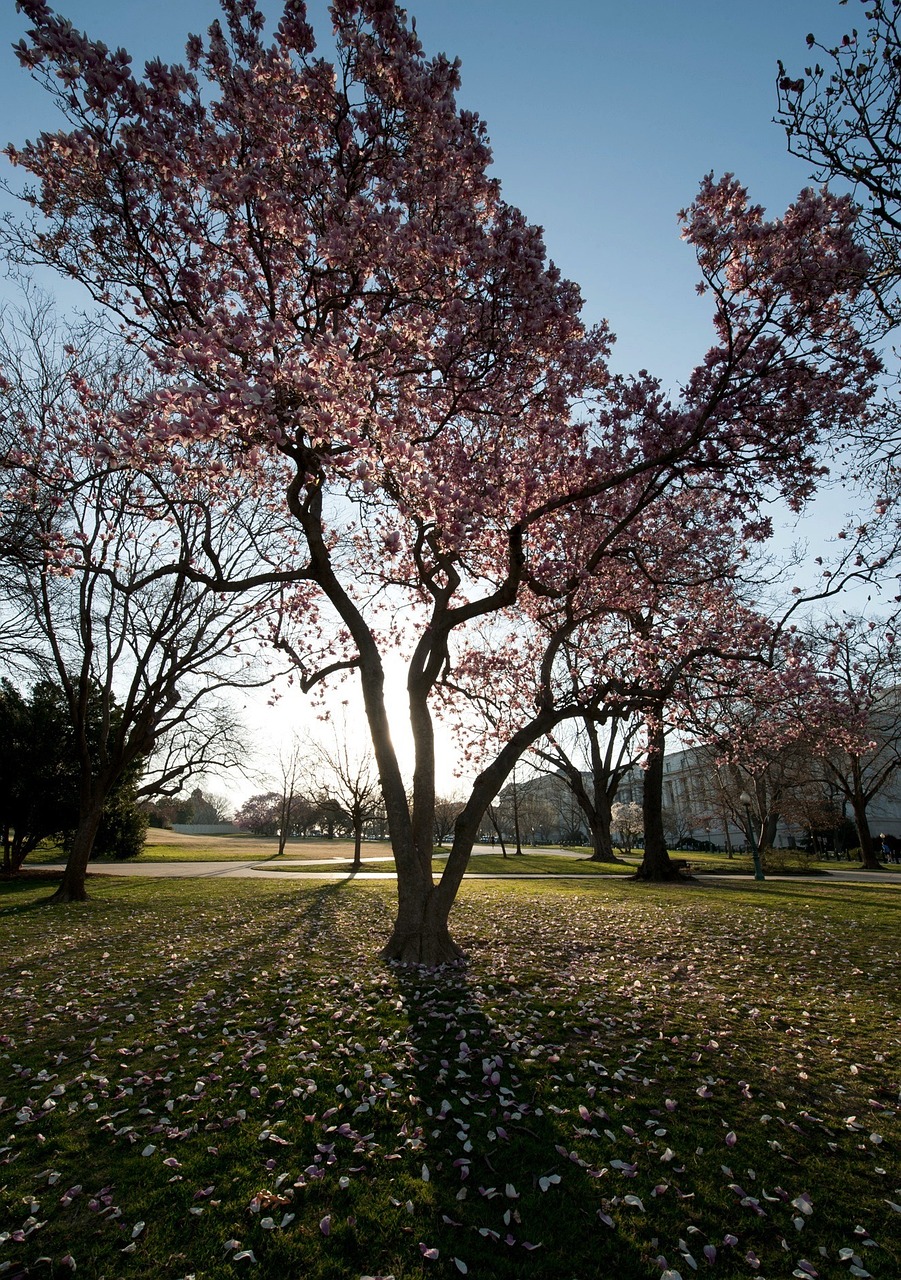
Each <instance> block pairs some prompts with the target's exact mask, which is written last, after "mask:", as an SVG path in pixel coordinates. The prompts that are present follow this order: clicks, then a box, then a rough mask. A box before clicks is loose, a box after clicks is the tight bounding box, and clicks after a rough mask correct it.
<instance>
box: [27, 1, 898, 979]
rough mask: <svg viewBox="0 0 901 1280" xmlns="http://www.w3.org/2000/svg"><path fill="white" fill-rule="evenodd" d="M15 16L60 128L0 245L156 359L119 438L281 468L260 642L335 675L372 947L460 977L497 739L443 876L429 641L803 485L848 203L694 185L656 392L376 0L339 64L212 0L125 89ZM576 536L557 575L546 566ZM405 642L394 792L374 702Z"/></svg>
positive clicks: (92, 49) (124, 64) (842, 290)
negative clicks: (707, 322) (679, 352)
mask: <svg viewBox="0 0 901 1280" xmlns="http://www.w3.org/2000/svg"><path fill="white" fill-rule="evenodd" d="M21 7H22V9H23V10H24V12H25V13H26V14H27V16H28V18H29V20H30V22H31V24H32V25H31V28H30V30H29V31H28V33H27V35H26V37H25V39H24V40H23V41H22V43H21V45H20V46H19V57H20V60H21V62H22V63H23V65H24V66H26V67H27V68H28V69H29V70H30V71H31V72H32V73H33V75H34V76H35V77H36V78H37V79H38V80H39V81H40V82H41V83H43V84H44V85H45V86H46V88H47V89H48V91H49V92H50V93H51V94H53V95H54V97H55V98H56V101H57V103H58V104H59V107H60V109H61V111H62V113H63V114H64V115H65V117H66V118H67V121H68V124H67V127H66V128H64V129H62V130H61V131H59V132H56V133H53V134H44V135H41V137H39V138H38V139H37V140H36V141H35V142H33V143H29V144H26V145H25V146H23V147H21V148H16V147H11V148H9V149H8V151H7V154H8V155H9V157H10V158H11V159H12V160H13V161H14V162H16V163H17V164H19V165H21V166H22V167H24V168H25V169H26V170H28V171H29V172H30V173H31V174H33V175H34V177H35V178H36V179H37V186H36V188H34V189H33V190H30V191H29V190H26V191H25V192H24V195H25V198H26V199H27V200H29V201H30V202H31V205H32V209H33V211H34V218H33V221H32V222H26V223H25V224H23V225H19V226H12V225H11V226H10V227H9V230H8V235H7V242H8V244H9V245H10V246H11V250H12V251H13V252H15V253H16V254H17V255H19V256H20V257H22V258H25V259H29V260H32V261H38V262H41V263H45V264H49V265H51V266H53V267H56V268H57V269H59V270H60V271H62V272H64V273H65V274H66V275H68V276H71V277H74V278H75V279H78V280H81V281H82V282H83V283H84V284H85V285H86V286H87V288H88V289H89V290H90V291H91V293H92V295H93V296H94V297H95V298H96V299H97V300H98V301H99V302H100V303H101V304H102V305H103V306H105V307H108V308H110V309H111V310H112V311H113V312H114V313H116V314H118V315H119V316H120V317H121V320H122V323H123V324H124V326H125V327H126V329H127V330H128V332H129V333H130V334H131V335H132V336H133V338H134V340H135V341H138V342H140V343H142V344H143V345H144V347H145V349H146V351H147V352H148V354H149V355H150V356H151V357H152V359H153V360H154V361H155V362H156V365H157V367H158V369H159V370H160V373H161V376H163V377H164V378H165V385H164V386H163V387H162V388H161V389H159V390H157V391H156V392H155V393H154V394H153V395H151V396H148V398H147V401H146V403H145V404H144V405H143V406H142V407H141V411H140V414H136V415H135V417H134V420H133V426H132V432H131V433H132V436H133V444H132V445H131V446H130V451H131V452H132V453H133V454H136V455H139V456H141V457H145V458H146V457H155V456H159V457H163V456H165V455H166V453H167V451H169V450H170V449H171V447H172V445H173V442H175V441H181V440H183V439H184V437H185V436H186V435H189V436H191V437H192V438H200V439H203V440H204V441H205V442H206V444H207V445H208V446H209V447H214V446H218V447H219V448H221V449H222V450H223V451H224V452H225V453H226V454H227V456H228V459H229V466H230V467H231V468H239V467H243V468H245V469H246V471H247V472H248V473H249V474H258V475H260V476H261V477H262V475H263V469H264V465H265V460H266V459H267V458H268V457H271V456H273V455H277V456H280V457H281V458H283V459H285V460H286V461H287V462H288V463H289V464H290V467H291V469H292V475H291V478H290V480H289V482H288V484H287V487H286V494H285V497H286V501H287V506H288V509H289V510H290V512H291V514H292V515H293V517H294V519H295V521H296V526H297V530H298V534H299V537H300V538H301V540H302V543H303V553H302V559H301V561H300V566H299V567H300V568H301V570H302V574H303V577H304V583H303V587H302V589H299V590H298V591H297V593H296V597H295V607H296V610H297V613H298V615H299V616H300V618H301V620H302V626H300V628H299V629H295V630H294V631H293V632H290V628H289V626H288V624H287V622H286V623H285V624H284V626H280V627H279V629H278V632H277V634H276V635H275V637H274V638H275V640H276V642H277V643H281V644H283V645H285V646H287V647H288V648H289V649H290V651H291V652H292V654H293V656H294V659H295V662H296V665H297V670H298V672H299V675H300V678H301V681H302V684H303V686H304V687H305V688H311V687H313V686H314V685H316V684H318V683H319V682H320V681H321V680H322V679H324V678H326V677H328V676H329V675H333V674H335V673H336V672H340V671H342V670H350V669H353V670H356V671H357V672H358V674H359V679H360V682H361V688H362V693H363V699H364V703H365V706H366V713H367V716H368V720H369V725H370V730H371V734H372V740H373V748H374V752H375V757H376V760H377V764H378V769H379V776H380V783H381V787H382V791H383V795H384V799H385V805H386V810H387V820H388V826H389V830H390V834H391V840H392V846H393V850H394V856H395V860H396V864H397V871H398V914H397V919H396V922H395V928H394V932H393V934H392V937H391V939H390V940H389V942H388V944H387V946H386V948H385V953H384V954H385V955H386V956H388V957H390V958H396V959H401V960H404V961H423V962H427V963H435V962H439V961H443V960H449V959H453V958H455V957H457V956H458V955H459V950H458V948H457V947H456V945H455V944H454V942H453V940H452V939H451V937H450V934H449V930H448V914H449V911H450V908H451V905H452V903H453V900H454V897H455V894H456V891H457V888H458V887H459V884H460V882H461V879H462V875H463V872H464V869H465V866H466V862H467V859H468V857H469V852H470V848H471V844H472V840H473V839H474V836H475V833H476V832H477V830H478V826H479V822H480V820H481V817H482V815H483V813H484V811H485V808H486V806H487V804H488V803H489V802H490V800H491V798H492V797H493V795H494V794H496V792H497V790H498V789H499V787H500V785H501V784H502V782H503V780H504V778H505V777H506V774H507V773H508V772H509V769H510V768H511V767H512V764H513V762H514V761H515V759H516V757H517V755H518V754H519V753H520V751H521V749H522V740H521V738H520V739H517V741H516V742H513V743H512V744H509V745H510V746H511V750H510V751H509V752H507V751H506V748H505V749H504V750H502V751H501V752H500V753H499V755H498V757H497V759H496V760H495V761H494V762H492V763H491V764H490V765H489V766H488V767H487V769H486V770H484V771H483V773H482V774H481V775H480V777H479V778H478V779H477V781H476V784H475V786H474V788H473V791H472V793H471V796H470V798H469V800H468V802H467V805H466V806H465V807H464V809H463V811H462V813H461V815H460V816H459V817H458V820H457V824H456V828H455V838H454V844H453V847H452V849H451V853H450V856H449V858H448V862H447V866H446V868H445V871H444V873H443V875H442V877H441V880H440V882H439V883H438V884H435V883H434V882H433V878H432V871H431V849H432V836H433V828H434V802H435V780H434V773H435V768H434V736H433V724H432V715H433V706H434V700H433V698H434V690H435V687H436V684H437V682H438V681H439V679H440V678H441V676H442V674H443V673H444V672H445V671H446V669H447V666H448V663H449V662H450V661H451V651H452V648H453V643H454V637H455V636H456V634H457V633H459V632H461V631H464V630H465V629H466V628H467V627H469V626H470V624H472V623H473V622H475V621H477V620H478V619H480V618H485V617H487V616H489V615H491V614H494V613H497V612H499V611H501V610H504V609H506V608H508V607H510V606H512V605H513V604H514V602H515V601H516V600H517V598H518V597H520V596H521V595H522V594H523V593H524V592H527V591H533V592H538V593H540V594H543V595H545V596H556V597H558V598H561V599H562V598H565V597H566V596H567V595H568V594H569V593H571V592H572V591H573V590H576V589H578V587H579V584H580V582H581V581H582V579H583V577H584V575H586V574H588V575H590V574H591V573H593V572H594V570H595V569H596V568H597V566H598V565H600V564H601V562H602V561H603V560H604V559H605V557H607V556H608V555H609V554H610V553H611V550H612V548H613V547H614V545H615V544H616V542H617V540H618V539H621V538H622V537H623V536H624V534H625V532H626V531H627V530H628V528H629V526H630V524H631V522H632V521H633V520H634V519H636V518H637V517H638V516H639V515H640V513H641V512H643V511H645V510H646V509H647V508H648V507H649V506H651V505H653V504H654V503H655V502H657V501H658V500H659V499H660V497H661V495H663V494H665V493H666V492H667V491H669V490H671V489H673V488H677V487H681V486H691V485H696V486H697V487H698V489H699V490H701V489H708V490H709V488H710V487H716V488H718V489H719V490H720V491H721V493H722V495H723V501H724V502H725V503H726V504H727V507H728V511H729V514H730V517H731V516H734V517H735V519H736V520H738V521H739V522H741V523H743V524H745V525H746V526H748V527H749V528H750V527H752V526H755V525H756V526H760V525H761V524H762V523H763V520H762V517H761V516H760V513H759V501H760V499H761V497H762V496H763V495H764V493H769V494H772V493H774V492H777V491H778V492H782V493H783V494H784V495H785V496H786V497H787V498H788V499H789V501H790V502H791V503H793V504H794V505H795V506H798V505H799V504H801V503H802V502H803V501H804V500H805V498H806V497H807V496H809V494H810V493H811V492H812V491H813V489H814V487H815V483H816V480H817V477H818V474H819V464H818V461H817V452H816V450H817V446H818V444H819V442H820V441H821V440H822V439H823V437H824V435H829V434H832V433H834V432H837V431H841V430H842V429H843V428H844V427H846V426H847V425H848V423H849V422H850V421H851V420H853V419H854V418H855V416H856V415H857V414H858V413H859V412H860V410H861V407H862V405H863V403H864V402H865V400H866V397H867V395H868V394H869V389H870V383H871V379H872V376H873V374H874V372H875V368H876V363H875V359H874V358H873V357H872V356H871V355H870V354H869V353H868V352H867V350H866V349H865V347H864V345H863V343H862V341H861V338H860V336H859V334H858V333H857V331H856V329H855V327H854V323H853V315H852V311H851V308H850V307H849V302H850V300H851V298H852V295H853V292H854V289H855V287H856V285H855V282H856V280H857V279H859V276H860V272H861V269H862V265H863V263H864V257H863V255H862V254H861V252H860V250H859V249H858V248H857V247H856V245H855V243H854V240H853V235H852V228H853V210H852V207H851V205H850V202H848V201H843V200H841V199H836V198H832V197H826V196H818V195H815V194H814V193H812V192H805V193H803V194H802V195H801V196H800V197H799V199H798V201H797V202H796V203H795V204H794V205H793V206H792V207H791V208H790V209H789V211H788V212H787V213H786V215H785V216H784V217H783V218H781V219H778V220H775V221H767V220H766V219H765V217H764V214H763V211H762V210H761V209H760V208H759V207H756V206H753V205H751V204H750V203H749V202H748V199H747V196H746V193H745V192H744V190H743V189H742V188H741V186H740V185H739V184H738V183H737V182H736V181H735V180H734V179H732V178H726V179H724V180H722V181H720V182H714V181H713V179H712V178H711V179H707V180H706V181H705V182H704V184H703V186H702V188H701V192H700V195H699V197H698V199H697V201H696V202H695V204H694V205H693V206H692V207H691V209H689V210H687V211H686V212H685V216H684V222H685V236H686V238H687V239H688V240H689V241H690V242H691V243H692V244H693V245H694V246H695V250H696V252H697V255H698V260H699V263H700V267H701V273H702V278H703V284H702V286H701V287H702V289H704V290H706V291H707V292H708V294H709V296H710V298H711V301H712V306H713V311H714V323H715V329H716V334H715V340H714V344H713V346H712V347H711V349H710V351H709V352H708V353H707V355H706V356H705V357H704V359H703V360H702V362H701V363H700V365H699V366H698V368H697V369H696V370H695V371H694V372H693V373H692V374H691V375H690V376H689V378H688V379H687V381H686V384H685V387H684V389H683V391H682V393H681V394H680V396H679V397H678V398H677V399H675V400H672V399H670V398H668V397H667V396H666V395H664V393H663V391H662V389H661V387H660V385H659V384H658V383H657V382H656V381H655V380H654V379H653V378H651V377H650V376H648V375H646V374H642V375H640V376H638V377H636V378H614V377H612V376H611V375H610V373H609V371H608V369H607V365H606V356H607V352H608V348H609V343H610V337H609V334H608V332H607V330H606V328H605V327H604V326H601V327H600V328H598V329H595V330H587V329H586V328H585V327H584V325H583V324H582V322H581V319H580V307H581V301H580V298H579V294H578V291H577V290H576V288H575V287H574V286H573V285H572V284H570V283H569V282H567V281H565V280H563V279H561V277H560V275H559V272H558V271H557V270H556V269H555V268H554V267H553V265H551V264H548V263H547V262H546V259H545V251H544V246H543V243H542V239H541V236H540V233H539V231H538V230H537V229H536V228H534V227H530V226H529V225H528V224H527V222H526V221H525V219H524V218H523V216H522V215H521V214H520V213H519V212H518V211H517V210H515V209H513V208H511V207H510V206H509V205H507V204H506V203H505V202H504V201H503V200H502V198H501V195H500V190H499V187H498V184H497V182H496V181H495V180H494V179H493V178H491V177H489V176H488V173H487V166H488V163H489V160H490V153H489V150H488V146H487V142H486V137H485V131H484V126H483V125H482V124H481V123H480V122H479V120H478V119H477V118H476V117H475V116H473V115H472V114H471V113H469V112H466V111H461V110H458V108H457V106H456V104H455V100H454V93H455V90H456V88H457V86H458V83H459V72H458V67H457V65H456V64H454V63H451V62H449V61H447V60H446V59H445V58H443V57H439V58H435V59H428V58H426V56H425V55H424V53H423V50H422V48H421V46H420V44H419V41H418V39H417V37H416V35H415V31H414V30H412V29H411V27H410V26H408V24H407V22H406V18H405V15H404V13H403V11H402V10H400V9H398V8H397V7H396V6H395V5H394V4H393V3H391V2H390V0H337V3H336V4H335V5H334V6H333V9H332V14H333V19H334V24H335V38H336V48H337V53H336V58H335V62H334V63H329V62H328V61H326V60H324V59H321V58H319V57H316V56H315V55H314V43H313V35H312V31H311V29H310V27H309V25H308V23H307V21H306V14H305V10H304V7H303V5H302V4H301V3H300V0H288V3H287V4H286V6H285V9H284V13H283V15H282V18H281V20H280V22H279V24H278V26H277V29H276V31H275V34H274V39H273V40H272V42H271V43H267V42H266V40H265V39H264V34H263V19H262V15H261V14H260V12H259V10H258V9H257V8H256V6H255V4H254V3H253V0H223V5H222V9H223V14H224V21H223V22H222V23H219V22H216V23H214V24H213V25H212V26H211V27H210V30H209V34H208V36H207V38H206V39H201V38H199V37H191V39H190V40H189V42H188V46H187V64H186V65H185V66H164V65H163V64H161V63H160V62H152V63H149V64H148V65H147V66H146V68H145V70H144V74H143V76H142V77H140V78H139V77H138V76H136V75H135V73H134V72H133V71H132V69H131V65H130V60H129V58H128V55H127V54H126V53H124V52H123V51H121V50H117V51H111V50H109V49H107V48H106V47H105V46H104V45H103V44H101V43H99V42H97V41H92V40H90V39H88V38H87V37H85V36H83V35H81V34H80V33H78V32H77V31H75V30H74V29H73V28H72V26H71V25H70V24H68V23H67V22H65V21H64V20H63V19H60V18H58V17H57V16H56V15H55V14H54V13H53V12H52V11H51V10H50V8H49V7H48V6H47V5H46V4H45V3H44V2H43V0H23V2H22V5H21ZM573 522H576V523H578V525H579V527H580V529H581V530H582V537H581V539H580V541H579V557H578V559H577V560H574V559H573V558H572V557H571V556H567V555H566V554H560V553H558V547H559V545H560V542H561V538H562V535H563V532H564V531H565V530H566V528H567V527H568V525H570V524H571V523H573ZM568 541H570V542H571V540H568ZM398 602H402V603H403V606H404V608H405V614H404V617H405V627H404V628H398V627H397V626H393V625H391V624H392V622H393V619H394V616H395V615H394V614H393V612H392V610H394V609H396V608H398V607H400V606H399V604H398ZM329 618H334V619H335V620H336V624H337V630H335V631H334V632H326V631H325V630H324V628H325V627H326V624H327V621H328V619H329ZM289 632H290V634H289ZM399 646H400V647H404V646H405V647H406V655H407V658H408V681H407V690H408V700H409V717H410V724H411V729H412V733H413V740H414V747H415V766H414V773H413V785H412V799H411V800H408V796H407V790H406V787H405V785H404V780H403V778H402V776H401V771H400V768H399V765H398V761H397V757H396V754H395V751H394V748H393V745H392V741H391V735H390V731H389V725H388V716H387V711H386V706H385V696H384V671H383V657H384V654H385V652H386V650H392V651H393V650H394V649H396V648H397V647H399ZM556 714H557V712H556V710H555V711H553V713H552V712H551V710H550V708H546V709H545V712H544V713H543V714H542V715H539V716H538V717H537V718H536V717H533V718H532V720H531V721H529V723H528V726H527V727H525V726H524V727H523V728H522V729H521V730H520V734H521V735H525V736H526V737H528V735H529V734H531V735H533V736H538V735H540V734H541V733H543V732H545V731H546V730H547V729H548V728H551V727H553V718H554V715H556Z"/></svg>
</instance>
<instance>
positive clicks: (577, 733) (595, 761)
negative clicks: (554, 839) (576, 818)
mask: <svg viewBox="0 0 901 1280" xmlns="http://www.w3.org/2000/svg"><path fill="white" fill-rule="evenodd" d="M572 725H573V728H572V729H571V730H570V732H569V733H568V734H567V733H566V732H565V728H566V727H565V726H564V728H563V730H562V731H559V732H556V733H554V734H551V735H550V736H549V738H548V744H547V746H546V747H543V746H542V745H541V744H539V746H538V749H537V751H536V754H537V755H539V757H540V758H541V759H542V760H545V761H546V762H547V763H548V764H549V765H552V766H554V768H555V769H557V770H559V773H560V776H561V778H563V779H565V781H566V785H567V787H568V788H569V791H570V792H571V794H572V796H573V797H574V799H575V801H576V803H577V804H578V806H579V809H580V810H581V812H582V815H583V817H584V820H585V823H586V825H587V827H588V830H589V832H590V833H591V843H592V853H591V861H593V862H618V861H619V859H618V858H617V857H616V855H615V853H614V852H613V843H612V838H611V831H610V825H611V806H612V805H613V802H614V800H615V798H616V793H617V791H618V790H619V787H620V784H621V782H622V780H623V778H624V777H625V776H626V774H627V773H628V772H629V770H630V769H631V768H633V767H634V765H635V763H636V760H635V757H634V755H633V753H632V750H631V748H632V746H633V744H634V743H635V740H636V736H637V731H638V728H639V724H638V722H637V721H636V720H635V718H634V716H630V715H629V714H628V712H627V713H625V714H622V713H621V712H619V710H618V708H616V707H611V708H608V709H604V710H599V711H598V712H597V713H596V714H586V715H585V716H583V717H582V718H581V719H578V720H574V721H573V722H572Z"/></svg>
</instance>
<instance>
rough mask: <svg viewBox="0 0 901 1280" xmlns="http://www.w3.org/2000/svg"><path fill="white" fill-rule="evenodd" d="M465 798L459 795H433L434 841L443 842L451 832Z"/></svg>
mask: <svg viewBox="0 0 901 1280" xmlns="http://www.w3.org/2000/svg"><path fill="white" fill-rule="evenodd" d="M465 803H466V802H465V800H463V799H461V798H460V797H459V796H436V797H435V843H436V844H444V842H445V840H446V839H447V838H448V836H450V835H452V834H453V830H454V823H455V822H456V821H457V817H458V815H459V814H460V812H461V811H462V809H463V806H464V804H465Z"/></svg>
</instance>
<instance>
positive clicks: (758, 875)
mask: <svg viewBox="0 0 901 1280" xmlns="http://www.w3.org/2000/svg"><path fill="white" fill-rule="evenodd" d="M738 803H739V804H742V805H744V808H745V818H746V819H747V823H748V839H749V840H750V842H751V856H752V858H753V859H754V879H755V880H765V879H766V876H765V875H764V874H763V866H762V865H761V862H760V848H759V847H758V844H757V837H756V835H755V834H754V820H753V819H752V817H751V797H750V796H749V795H748V793H747V791H743V792H742V793H741V795H740V796H739V797H738Z"/></svg>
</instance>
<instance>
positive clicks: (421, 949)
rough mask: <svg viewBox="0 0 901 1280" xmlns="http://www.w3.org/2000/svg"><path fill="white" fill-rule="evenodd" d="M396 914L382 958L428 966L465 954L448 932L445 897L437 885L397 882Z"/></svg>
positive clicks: (458, 959)
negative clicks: (415, 884) (412, 884)
mask: <svg viewBox="0 0 901 1280" xmlns="http://www.w3.org/2000/svg"><path fill="white" fill-rule="evenodd" d="M397 897H398V904H397V918H396V920H395V922H394V929H393V930H392V932H391V937H390V938H389V939H388V941H387V943H386V944H385V946H384V947H383V948H382V953H381V956H382V959H383V960H395V961H398V962H399V963H400V964H421V965H425V966H426V967H427V968H429V969H434V968H437V967H438V965H442V964H454V963H456V962H459V961H461V960H462V959H463V958H464V956H463V952H462V950H461V949H460V947H458V946H457V944H456V943H455V942H454V940H453V938H452V937H451V936H450V929H449V928H448V917H449V916H450V909H451V906H452V905H453V899H452V898H451V899H450V900H449V901H448V898H447V895H446V894H442V893H441V892H440V890H439V887H437V886H432V887H429V886H426V885H422V884H420V885H417V886H410V885H406V884H404V885H402V884H401V882H400V880H398V884H397Z"/></svg>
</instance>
